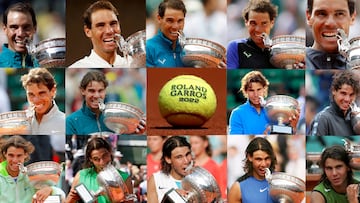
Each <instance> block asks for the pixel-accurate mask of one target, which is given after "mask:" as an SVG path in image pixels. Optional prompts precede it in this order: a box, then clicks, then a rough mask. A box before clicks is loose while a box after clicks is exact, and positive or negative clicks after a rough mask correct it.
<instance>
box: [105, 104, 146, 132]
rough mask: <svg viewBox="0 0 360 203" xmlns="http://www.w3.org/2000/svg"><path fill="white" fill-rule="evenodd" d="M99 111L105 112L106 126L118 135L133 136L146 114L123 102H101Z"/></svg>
mask: <svg viewBox="0 0 360 203" xmlns="http://www.w3.org/2000/svg"><path fill="white" fill-rule="evenodd" d="M99 109H100V110H101V111H103V114H104V117H105V119H104V123H105V125H106V126H107V127H108V128H109V129H111V130H113V131H114V132H115V133H116V134H120V135H121V134H133V133H135V131H136V128H137V126H138V125H139V123H140V121H141V119H143V115H144V113H143V112H142V111H141V110H140V109H139V108H137V107H135V106H132V105H130V104H126V103H122V102H108V103H106V104H104V102H103V100H101V99H100V100H99Z"/></svg>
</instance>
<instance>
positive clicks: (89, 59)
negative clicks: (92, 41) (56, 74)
mask: <svg viewBox="0 0 360 203" xmlns="http://www.w3.org/2000/svg"><path fill="white" fill-rule="evenodd" d="M130 63H131V57H128V59H126V58H124V57H121V56H120V55H118V54H116V58H115V61H114V64H109V63H108V62H107V61H106V60H105V59H103V58H101V57H100V56H99V55H98V54H97V53H95V51H94V50H93V49H91V53H90V55H89V56H85V57H84V58H82V59H80V60H78V61H76V62H75V63H73V64H72V65H70V66H69V68H114V67H115V68H129V67H130V65H129V64H130Z"/></svg>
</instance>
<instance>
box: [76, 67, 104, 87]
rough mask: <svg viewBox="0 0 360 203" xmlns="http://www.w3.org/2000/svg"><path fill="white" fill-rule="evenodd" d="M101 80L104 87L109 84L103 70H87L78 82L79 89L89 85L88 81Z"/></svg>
mask: <svg viewBox="0 0 360 203" xmlns="http://www.w3.org/2000/svg"><path fill="white" fill-rule="evenodd" d="M92 81H96V82H102V83H104V86H105V88H106V87H107V86H108V85H109V82H108V81H107V80H106V77H105V75H104V73H103V72H101V71H97V70H94V71H89V72H87V73H86V74H85V75H84V77H83V78H82V80H81V82H80V89H83V90H85V89H86V87H87V86H88V85H89V83H90V82H92Z"/></svg>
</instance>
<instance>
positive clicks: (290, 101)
mask: <svg viewBox="0 0 360 203" xmlns="http://www.w3.org/2000/svg"><path fill="white" fill-rule="evenodd" d="M264 106H265V109H266V111H267V116H268V117H269V118H270V119H271V121H272V122H275V123H277V124H275V125H271V126H270V127H271V129H270V134H293V129H292V127H291V126H288V124H289V121H290V119H289V118H290V117H291V116H293V115H295V113H296V110H297V109H298V108H299V103H298V101H297V100H296V99H294V98H292V97H290V96H286V95H275V96H271V97H269V98H268V99H267V100H266V101H265V104H264Z"/></svg>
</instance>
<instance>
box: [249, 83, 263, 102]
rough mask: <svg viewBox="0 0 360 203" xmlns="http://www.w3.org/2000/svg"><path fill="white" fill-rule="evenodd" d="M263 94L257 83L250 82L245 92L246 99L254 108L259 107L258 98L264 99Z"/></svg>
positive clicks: (260, 86)
mask: <svg viewBox="0 0 360 203" xmlns="http://www.w3.org/2000/svg"><path fill="white" fill-rule="evenodd" d="M264 93H265V89H264V86H262V84H261V83H258V82H252V83H251V84H250V85H249V87H248V89H247V90H246V94H247V97H248V98H249V100H250V102H251V103H252V104H253V105H254V106H260V96H261V97H264Z"/></svg>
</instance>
